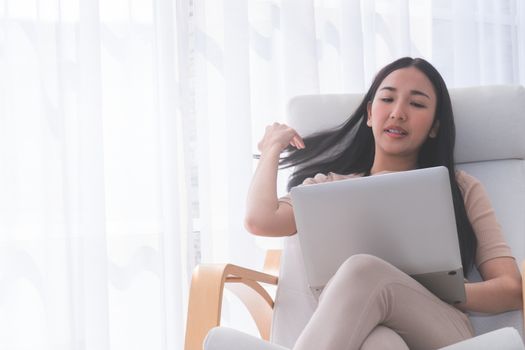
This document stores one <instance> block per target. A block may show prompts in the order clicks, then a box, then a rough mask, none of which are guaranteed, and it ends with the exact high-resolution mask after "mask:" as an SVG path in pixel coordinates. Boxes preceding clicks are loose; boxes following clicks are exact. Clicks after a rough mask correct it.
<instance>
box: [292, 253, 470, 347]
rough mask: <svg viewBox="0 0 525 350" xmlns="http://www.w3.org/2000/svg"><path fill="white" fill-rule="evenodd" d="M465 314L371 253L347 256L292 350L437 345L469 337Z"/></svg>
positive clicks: (441, 345) (467, 321) (468, 325)
mask: <svg viewBox="0 0 525 350" xmlns="http://www.w3.org/2000/svg"><path fill="white" fill-rule="evenodd" d="M473 334H474V333H473V330H472V326H471V324H470V321H469V319H468V317H467V316H466V315H465V314H464V313H463V312H461V311H460V310H458V309H456V308H455V307H453V306H451V305H449V304H447V303H445V302H443V301H441V300H440V299H439V298H437V297H436V296H435V295H434V294H432V293H431V292H429V291H428V290H427V289H426V288H425V287H423V286H422V285H421V284H419V283H418V282H417V281H415V280H414V279H412V278H411V277H410V276H408V275H407V274H405V273H404V272H402V271H401V270H399V269H397V268H396V267H394V266H393V265H391V264H389V263H387V262H386V261H384V260H381V259H379V258H377V257H375V256H371V255H366V254H359V255H354V256H352V257H351V258H349V259H348V260H347V261H345V263H344V264H343V265H341V267H340V268H339V270H338V271H337V273H336V274H335V275H334V277H333V278H332V279H331V280H330V282H329V283H328V284H327V285H326V288H325V289H324V290H323V292H322V293H321V296H320V298H319V305H318V307H317V309H316V311H315V312H314V314H313V316H312V318H311V320H310V321H309V323H308V324H307V325H306V327H305V329H304V330H303V332H302V333H301V335H300V336H299V339H298V340H297V343H296V344H295V346H294V349H295V350H306V349H308V350H314V349H315V350H321V349H322V350H330V349H333V350H351V349H367V350H368V349H377V350H380V349H437V348H440V347H444V346H447V345H450V344H453V343H456V342H458V341H461V340H464V339H468V338H470V337H472V336H473Z"/></svg>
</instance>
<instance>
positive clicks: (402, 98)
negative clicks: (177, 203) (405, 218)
mask: <svg viewBox="0 0 525 350" xmlns="http://www.w3.org/2000/svg"><path fill="white" fill-rule="evenodd" d="M454 139H455V129H454V120H453V113H452V106H451V102H450V97H449V94H448V90H447V88H446V85H445V82H444V81H443V78H442V77H441V76H440V74H439V73H438V72H437V70H436V69H435V68H434V67H433V66H432V65H431V64H429V63H428V62H427V61H425V60H423V59H420V58H416V59H412V58H408V57H406V58H401V59H399V60H396V61H395V62H393V63H391V64H389V65H387V66H386V67H385V68H383V69H382V70H381V71H380V72H379V73H378V74H377V76H376V77H375V79H374V81H373V83H372V85H371V87H370V89H369V90H368V92H367V93H366V95H365V97H364V99H363V101H362V103H361V104H360V106H359V107H358V108H357V110H356V111H355V113H354V114H352V116H351V117H350V118H349V119H348V121H346V122H345V123H344V124H343V125H341V126H340V127H339V128H336V129H333V130H329V131H325V132H322V133H319V134H317V135H313V136H311V137H308V138H305V139H304V140H303V139H302V138H301V136H300V135H299V134H298V133H297V132H296V131H295V130H293V129H292V128H289V127H288V126H286V125H282V124H278V123H274V124H273V125H271V126H268V127H267V128H266V133H265V135H264V137H263V139H262V140H261V141H260V143H259V145H258V146H259V150H260V152H261V158H260V161H259V164H258V167H257V170H256V172H255V174H254V177H253V180H252V184H251V186H250V189H249V193H248V203H247V212H246V219H245V226H246V228H247V229H248V230H249V231H250V232H252V233H254V234H256V235H261V236H272V237H276V236H286V235H293V234H295V233H296V231H297V229H296V225H295V220H294V214H293V206H292V203H291V201H290V199H289V196H285V197H282V198H278V197H277V193H276V182H277V170H278V167H279V165H282V166H295V169H296V170H295V171H294V173H293V174H292V176H291V179H290V182H289V184H288V189H290V188H291V187H293V186H296V185H299V184H301V183H302V184H314V183H320V182H327V181H337V180H341V179H346V178H349V177H354V176H374V175H376V174H379V173H382V172H391V171H405V170H411V169H416V168H424V167H431V166H438V165H443V166H446V167H447V168H448V170H449V174H450V181H451V185H452V193H453V200H454V208H455V214H456V222H457V227H458V234H459V242H460V251H461V257H462V263H463V268H464V270H465V272H466V274H468V272H469V270H471V268H472V266H473V265H474V264H475V265H476V266H477V268H478V270H479V271H480V274H481V276H482V278H483V281H482V282H478V283H466V284H465V289H466V295H467V301H466V302H465V303H463V304H460V305H455V306H451V305H449V304H447V303H445V302H443V301H441V300H440V299H438V298H437V297H436V296H434V295H433V294H432V293H430V292H429V291H428V290H426V289H425V288H424V287H423V286H421V285H420V284H419V283H417V282H416V281H415V280H413V279H412V278H411V277H409V276H408V275H406V274H405V273H403V272H402V271H400V270H398V269H397V268H395V267H394V266H392V265H390V264H388V263H387V262H385V261H383V260H381V259H379V258H376V257H373V256H369V255H355V256H353V257H351V258H349V259H348V260H347V261H346V262H345V263H344V264H343V265H342V266H341V267H340V268H339V270H338V271H337V273H336V274H335V275H334V276H333V278H332V279H331V280H330V282H329V283H328V285H327V286H326V287H325V289H324V291H323V293H322V294H321V296H320V299H319V305H318V307H317V309H316V311H315V312H314V314H313V316H312V318H311V320H310V322H309V323H308V324H307V326H306V327H305V329H304V331H303V333H302V334H301V335H300V337H299V339H298V340H297V342H296V345H295V347H294V349H338V350H341V349H359V348H361V349H384V348H388V349H408V348H410V349H433V348H439V347H443V346H446V345H449V344H452V343H455V342H458V341H461V340H463V339H467V338H470V337H472V336H473V332H472V326H471V325H470V322H469V319H468V317H467V316H466V315H465V314H464V313H463V311H466V310H471V311H479V312H488V313H498V312H504V311H508V310H514V309H518V308H521V307H522V301H521V293H522V291H521V276H520V273H519V270H518V267H517V265H516V262H515V259H514V258H513V257H512V253H511V251H510V248H509V247H508V245H507V244H506V243H505V241H504V239H503V235H502V233H501V228H500V226H499V224H498V223H497V220H496V218H495V215H494V211H493V209H492V207H491V205H490V202H489V200H488V198H487V195H486V192H485V190H484V188H483V186H482V185H481V184H480V182H479V181H478V180H476V179H475V178H474V177H472V176H470V175H468V174H466V173H465V172H463V171H456V170H455V168H454V159H453V151H454ZM284 150H287V151H288V153H287V156H286V157H285V158H284V159H282V160H280V154H281V152H283V151H284ZM363 276H366V277H363Z"/></svg>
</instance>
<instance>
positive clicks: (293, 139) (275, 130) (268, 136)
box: [257, 123, 305, 154]
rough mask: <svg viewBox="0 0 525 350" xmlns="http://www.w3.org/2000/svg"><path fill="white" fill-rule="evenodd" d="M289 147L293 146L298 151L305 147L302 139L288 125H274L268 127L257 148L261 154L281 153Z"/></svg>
mask: <svg viewBox="0 0 525 350" xmlns="http://www.w3.org/2000/svg"><path fill="white" fill-rule="evenodd" d="M288 145H292V146H293V147H295V148H297V149H303V148H304V147H305V145H304V141H303V139H302V137H301V136H300V135H299V134H298V133H297V131H295V130H294V129H292V128H291V127H289V126H288V125H286V124H279V123H273V124H272V125H268V126H267V127H266V131H265V133H264V136H263V138H262V140H261V141H259V143H258V145H257V148H258V149H259V151H260V152H261V154H263V153H266V152H268V151H270V150H275V151H278V152H279V153H281V152H282V151H283V150H284V149H285V148H286V147H288Z"/></svg>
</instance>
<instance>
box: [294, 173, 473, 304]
mask: <svg viewBox="0 0 525 350" xmlns="http://www.w3.org/2000/svg"><path fill="white" fill-rule="evenodd" d="M291 198H292V202H293V206H294V214H295V221H296V224H297V232H298V235H299V236H298V238H299V243H300V246H301V250H302V254H303V259H304V265H305V268H306V276H307V280H308V284H309V286H310V288H311V289H312V291H313V292H314V294H317V295H319V294H320V292H321V291H322V288H323V287H324V286H325V285H326V283H327V282H328V280H329V279H330V278H331V277H332V276H333V275H334V274H335V272H336V271H337V269H338V268H339V266H341V264H342V263H343V262H344V261H345V260H346V259H347V258H348V257H350V256H352V255H354V254H359V253H365V254H371V255H375V256H377V257H379V258H381V259H383V260H385V261H387V262H389V263H391V264H392V265H394V266H396V267H397V268H399V269H400V270H402V271H404V272H405V273H407V274H408V275H410V276H412V277H413V278H415V279H416V280H418V281H419V282H420V283H421V284H423V285H424V286H425V287H426V288H427V289H429V290H430V291H431V292H433V293H434V294H435V295H436V296H438V297H439V298H441V299H442V300H445V301H447V302H450V303H457V302H463V301H465V287H464V279H463V270H462V265H461V255H460V250H459V243H458V236H457V229H456V221H455V215H454V205H453V201H452V194H451V189H450V181H449V177H448V170H447V168H445V167H442V166H440V167H433V168H425V169H417V170H410V171H403V172H394V173H385V174H380V175H374V176H369V177H356V178H352V179H348V180H341V181H334V182H329V183H322V184H316V185H304V186H298V187H295V188H293V189H292V190H291Z"/></svg>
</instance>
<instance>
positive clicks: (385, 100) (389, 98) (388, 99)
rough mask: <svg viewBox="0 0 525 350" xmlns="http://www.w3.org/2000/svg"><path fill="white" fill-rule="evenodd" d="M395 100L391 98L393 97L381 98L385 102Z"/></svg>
mask: <svg viewBox="0 0 525 350" xmlns="http://www.w3.org/2000/svg"><path fill="white" fill-rule="evenodd" d="M393 100H394V99H393V98H391V97H382V98H381V101H383V102H392V101H393Z"/></svg>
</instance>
